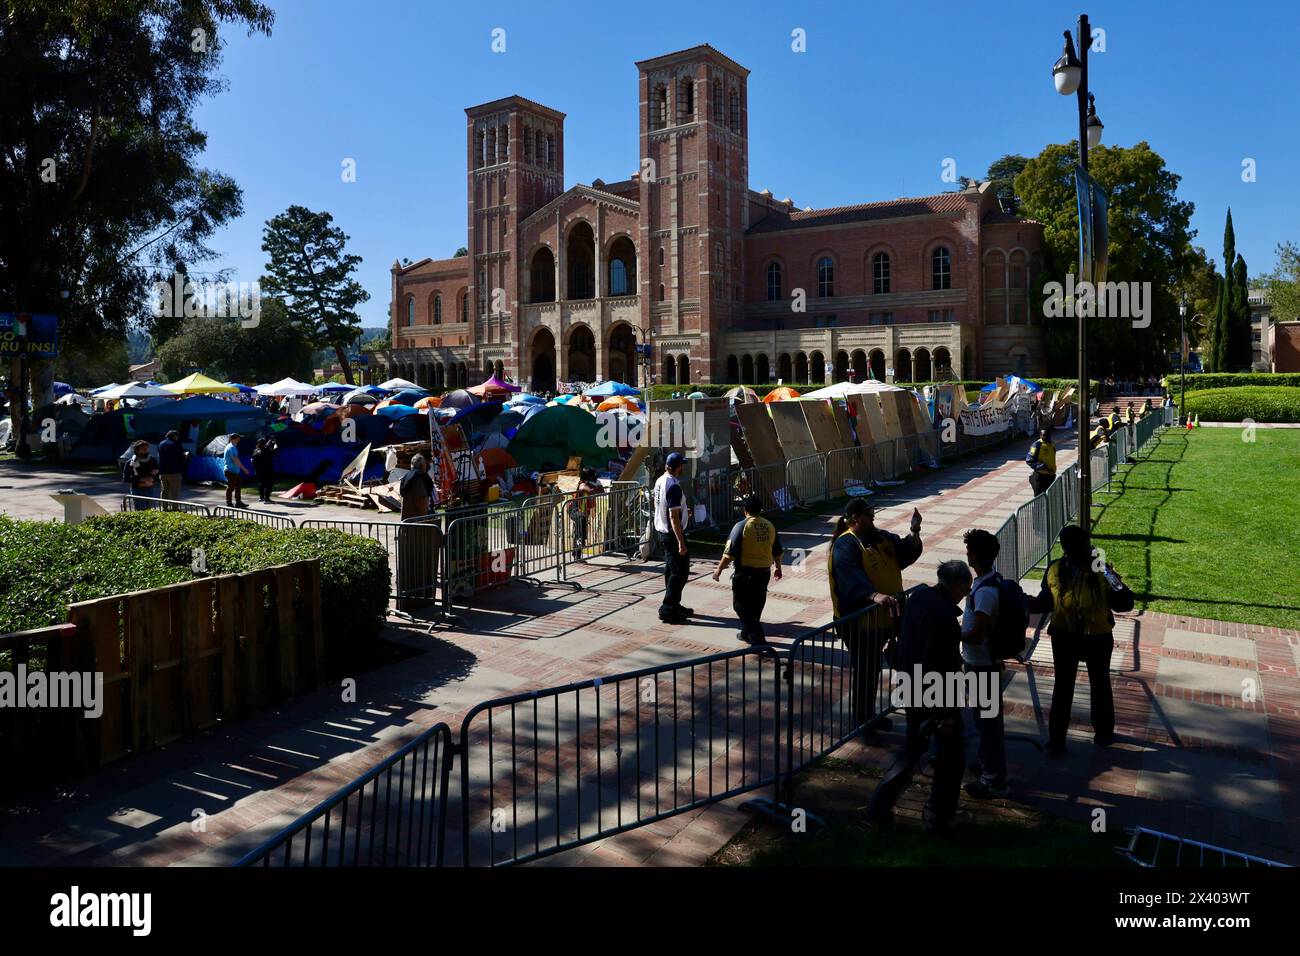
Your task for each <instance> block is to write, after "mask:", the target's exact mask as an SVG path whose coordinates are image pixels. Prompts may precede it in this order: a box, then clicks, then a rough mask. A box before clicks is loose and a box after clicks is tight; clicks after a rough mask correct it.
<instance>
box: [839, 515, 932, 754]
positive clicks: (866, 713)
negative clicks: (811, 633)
mask: <svg viewBox="0 0 1300 956" xmlns="http://www.w3.org/2000/svg"><path fill="white" fill-rule="evenodd" d="M875 515H876V513H875V509H874V508H872V506H871V505H870V504H868V503H867V501H866V499H865V498H854V499H853V500H852V501H850V502H849V503H848V505H847V506H846V507H845V509H844V516H843V517H842V518H840V520H839V522H838V524H837V525H836V527H835V533H834V536H833V539H832V542H831V548H830V556H829V558H828V562H827V577H828V579H829V583H830V591H831V608H832V616H833V618H834V620H836V621H842V623H841V624H840V625H839V626H838V627H837V631H838V636H839V638H840V640H841V641H843V642H844V646H845V647H846V648H847V649H848V652H849V666H850V668H851V669H852V671H853V690H852V702H853V719H854V725H855V726H861V727H864V728H865V725H866V724H867V722H868V721H870V720H871V719H872V718H873V717H874V715H875V703H876V693H877V690H878V688H879V684H880V671H881V666H882V660H883V654H884V649H885V645H886V644H887V643H888V642H889V641H891V640H892V639H893V638H894V636H895V634H896V630H897V626H898V619H899V615H900V613H901V611H902V610H903V609H902V607H901V603H900V600H899V596H900V595H901V594H902V591H903V569H904V568H906V567H908V566H909V565H911V564H912V563H913V562H915V561H916V559H917V558H919V557H920V556H921V550H922V544H921V512H919V511H917V510H916V509H915V508H913V509H912V525H911V533H910V534H909V535H908V536H907V537H906V538H901V537H899V536H898V535H896V534H894V533H893V532H890V531H884V530H882V529H880V528H877V527H876V525H875ZM859 611H866V613H863V614H857V612H859ZM855 614H856V615H857V616H854V615H855ZM845 618H851V619H850V620H843V619H845ZM877 723H878V724H879V725H880V726H882V727H889V726H891V724H890V721H889V720H888V719H885V718H882V719H881V720H879V721H877Z"/></svg>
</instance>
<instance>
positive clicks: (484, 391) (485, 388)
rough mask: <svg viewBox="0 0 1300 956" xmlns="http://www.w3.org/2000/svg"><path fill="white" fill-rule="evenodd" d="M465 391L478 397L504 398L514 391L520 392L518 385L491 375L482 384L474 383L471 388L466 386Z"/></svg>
mask: <svg viewBox="0 0 1300 956" xmlns="http://www.w3.org/2000/svg"><path fill="white" fill-rule="evenodd" d="M465 391H467V392H469V393H470V394H471V395H475V396H477V397H479V398H488V399H491V398H505V397H506V396H507V395H513V394H514V393H515V392H522V391H523V389H521V388H520V387H519V386H518V385H511V384H510V383H509V382H507V381H505V380H504V379H500V378H497V377H496V376H495V375H493V376H492V377H491V378H490V379H488V380H487V381H486V382H484V383H483V384H482V385H475V386H474V387H473V388H467V389H465Z"/></svg>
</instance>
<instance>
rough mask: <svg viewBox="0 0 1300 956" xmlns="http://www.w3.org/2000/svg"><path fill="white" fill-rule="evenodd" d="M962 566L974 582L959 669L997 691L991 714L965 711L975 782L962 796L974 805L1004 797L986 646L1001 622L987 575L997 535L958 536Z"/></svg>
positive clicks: (996, 663) (996, 672)
mask: <svg viewBox="0 0 1300 956" xmlns="http://www.w3.org/2000/svg"><path fill="white" fill-rule="evenodd" d="M962 541H963V542H964V543H965V545H966V561H967V562H968V563H969V564H970V567H971V571H972V572H974V575H975V580H974V582H973V583H972V585H971V591H970V595H969V596H968V597H967V598H966V608H965V610H964V612H963V613H962V619H961V659H962V668H963V669H964V670H965V671H966V672H967V673H976V674H992V679H991V680H990V681H989V684H990V685H991V686H994V687H996V688H997V695H998V696H997V705H996V712H995V713H993V714H992V715H988V714H987V713H986V711H985V709H984V708H983V707H979V708H971V713H972V715H973V719H974V722H975V730H976V732H977V733H978V734H979V779H978V780H975V781H972V782H971V783H968V784H967V785H966V792H967V793H969V794H970V795H971V796H972V797H975V798H976V799H977V800H987V799H988V798H989V797H1005V796H1006V795H1007V793H1008V789H1007V748H1006V730H1005V724H1004V721H1003V715H1002V670H1003V666H1002V661H1001V660H999V659H997V658H995V657H994V655H993V653H992V650H991V645H992V643H993V634H994V631H995V630H996V628H997V626H998V621H999V619H1000V617H1001V615H1000V611H1001V602H1000V600H999V585H1000V584H1001V578H1000V577H999V576H998V573H997V572H996V571H995V570H993V563H994V562H995V561H996V560H997V557H998V552H999V551H1000V550H1001V545H1000V544H999V543H998V539H997V535H994V534H992V533H990V532H988V531H985V530H984V529H983V528H972V529H971V530H969V531H967V532H966V534H965V535H963V536H962Z"/></svg>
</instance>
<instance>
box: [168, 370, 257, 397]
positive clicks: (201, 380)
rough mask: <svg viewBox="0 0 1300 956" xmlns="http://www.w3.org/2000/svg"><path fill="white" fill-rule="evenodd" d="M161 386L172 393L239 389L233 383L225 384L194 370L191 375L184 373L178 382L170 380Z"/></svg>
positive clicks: (196, 393)
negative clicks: (169, 382) (170, 381)
mask: <svg viewBox="0 0 1300 956" xmlns="http://www.w3.org/2000/svg"><path fill="white" fill-rule="evenodd" d="M163 388H165V389H167V391H169V392H171V393H172V394H173V395H191V394H192V395H199V394H204V395H206V394H210V393H212V392H237V391H239V389H237V388H235V386H233V385H227V384H225V383H224V382H218V381H217V380H216V379H212V378H208V377H207V376H206V375H204V374H203V373H202V372H195V373H194V374H193V375H186V376H185V377H184V378H183V379H181V380H180V381H179V382H172V383H171V384H169V385H164V386H163Z"/></svg>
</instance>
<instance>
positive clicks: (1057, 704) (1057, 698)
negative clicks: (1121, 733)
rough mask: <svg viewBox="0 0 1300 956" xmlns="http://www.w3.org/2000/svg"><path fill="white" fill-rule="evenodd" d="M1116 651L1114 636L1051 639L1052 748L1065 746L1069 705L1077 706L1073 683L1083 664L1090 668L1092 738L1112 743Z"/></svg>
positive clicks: (1057, 636) (1049, 736)
mask: <svg viewBox="0 0 1300 956" xmlns="http://www.w3.org/2000/svg"><path fill="white" fill-rule="evenodd" d="M1114 650H1115V635H1114V634H1089V635H1086V636H1084V637H1079V636H1078V635H1075V634H1055V635H1053V636H1052V667H1053V668H1054V669H1055V671H1056V683H1055V685H1054V686H1053V687H1052V711H1051V714H1050V715H1049V716H1048V718H1047V742H1048V745H1049V746H1052V747H1064V746H1065V734H1066V731H1067V730H1069V729H1070V706H1071V704H1073V703H1074V680H1075V677H1076V676H1077V675H1078V673H1079V663H1080V662H1081V661H1082V662H1083V663H1084V664H1085V665H1087V668H1088V688H1089V691H1090V697H1089V710H1090V711H1091V715H1090V716H1091V719H1092V732H1093V739H1094V740H1096V741H1097V742H1098V743H1109V742H1110V740H1111V738H1112V737H1114V736H1115V698H1114V696H1113V695H1112V693H1111V688H1110V656H1111V653H1112V652H1113V651H1114Z"/></svg>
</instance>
